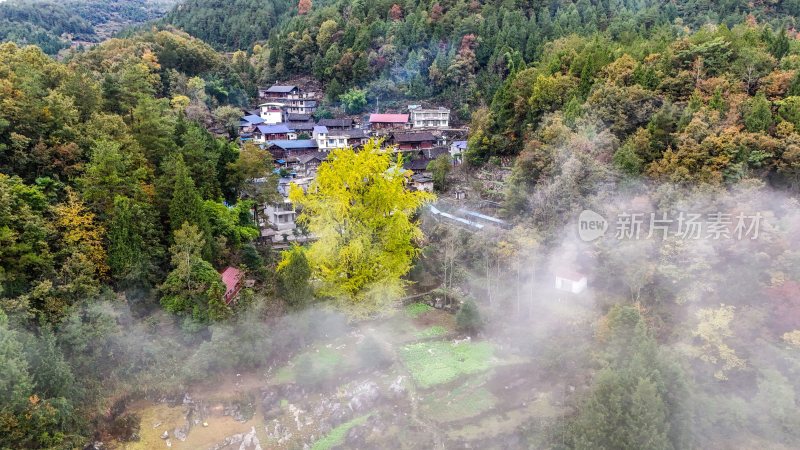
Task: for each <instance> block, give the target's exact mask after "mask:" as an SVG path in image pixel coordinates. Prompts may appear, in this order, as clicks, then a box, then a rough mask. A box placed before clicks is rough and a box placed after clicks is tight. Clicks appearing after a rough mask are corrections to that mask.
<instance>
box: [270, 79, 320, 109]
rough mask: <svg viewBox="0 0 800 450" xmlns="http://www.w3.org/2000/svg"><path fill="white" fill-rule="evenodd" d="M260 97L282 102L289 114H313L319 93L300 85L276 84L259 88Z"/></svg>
mask: <svg viewBox="0 0 800 450" xmlns="http://www.w3.org/2000/svg"><path fill="white" fill-rule="evenodd" d="M258 97H259V98H260V99H262V100H264V101H267V102H277V103H280V104H281V105H283V107H284V111H285V112H286V113H289V114H312V113H313V112H314V111H316V109H317V94H316V93H315V92H306V91H304V90H303V89H301V88H300V87H299V86H294V85H279V84H276V85H273V86H270V87H268V88H259V89H258Z"/></svg>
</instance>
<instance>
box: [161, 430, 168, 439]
mask: <svg viewBox="0 0 800 450" xmlns="http://www.w3.org/2000/svg"><path fill="white" fill-rule="evenodd" d="M161 439H169V431H165V432H163V433H161Z"/></svg>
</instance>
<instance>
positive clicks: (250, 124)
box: [239, 115, 264, 135]
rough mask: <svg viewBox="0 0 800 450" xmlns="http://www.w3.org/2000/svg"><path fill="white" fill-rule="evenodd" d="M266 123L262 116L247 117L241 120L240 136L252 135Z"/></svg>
mask: <svg viewBox="0 0 800 450" xmlns="http://www.w3.org/2000/svg"><path fill="white" fill-rule="evenodd" d="M263 123H264V119H262V118H261V116H256V115H246V116H244V117H242V118H241V119H240V120H239V135H242V134H246V133H252V132H253V130H255V127H256V126H257V125H261V124H263Z"/></svg>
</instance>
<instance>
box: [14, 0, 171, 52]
mask: <svg viewBox="0 0 800 450" xmlns="http://www.w3.org/2000/svg"><path fill="white" fill-rule="evenodd" d="M172 3H174V2H172V1H171V0H164V1H158V0H155V1H154V0H121V1H105V0H103V1H83V0H79V1H63V2H55V1H48V0H11V1H6V2H2V3H0V40H3V41H13V42H17V43H19V44H33V45H36V46H38V47H40V48H41V49H42V50H43V51H44V52H45V53H48V54H51V55H52V54H56V53H58V51H59V50H62V49H64V48H67V47H69V46H70V44H71V43H72V42H78V43H83V44H87V43H97V42H100V41H102V40H104V39H107V38H109V37H111V36H112V34H113V33H115V32H117V31H120V30H121V29H122V28H123V27H126V26H132V25H137V24H141V23H144V22H148V21H151V20H154V19H156V18H159V17H161V16H162V15H163V14H164V13H165V12H166V11H167V10H168V9H169V8H170V6H171V5H172Z"/></svg>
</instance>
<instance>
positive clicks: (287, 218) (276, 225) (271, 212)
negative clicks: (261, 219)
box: [264, 199, 297, 231]
mask: <svg viewBox="0 0 800 450" xmlns="http://www.w3.org/2000/svg"><path fill="white" fill-rule="evenodd" d="M264 216H265V217H266V219H267V226H268V227H269V228H271V229H273V230H275V231H291V230H294V229H295V228H297V224H296V223H295V219H296V218H297V212H296V211H295V210H294V205H293V204H292V202H290V201H289V200H288V199H284V200H282V201H279V202H276V203H268V204H266V205H265V206H264Z"/></svg>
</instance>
